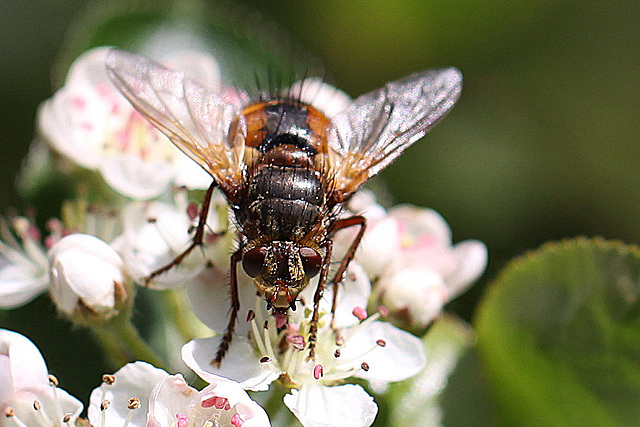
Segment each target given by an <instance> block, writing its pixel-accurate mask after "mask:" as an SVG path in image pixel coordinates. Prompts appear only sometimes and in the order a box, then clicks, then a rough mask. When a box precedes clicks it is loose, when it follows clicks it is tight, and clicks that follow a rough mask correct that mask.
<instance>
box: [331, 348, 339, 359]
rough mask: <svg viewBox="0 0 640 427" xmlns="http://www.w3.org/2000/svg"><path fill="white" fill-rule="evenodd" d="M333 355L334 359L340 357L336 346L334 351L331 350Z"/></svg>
mask: <svg viewBox="0 0 640 427" xmlns="http://www.w3.org/2000/svg"><path fill="white" fill-rule="evenodd" d="M333 357H335V358H336V359H337V358H338V357H340V349H339V348H336V351H334V352H333Z"/></svg>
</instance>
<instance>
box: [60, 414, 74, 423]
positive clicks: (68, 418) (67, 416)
mask: <svg viewBox="0 0 640 427" xmlns="http://www.w3.org/2000/svg"><path fill="white" fill-rule="evenodd" d="M71 417H72V414H65V415H64V417H62V422H63V423H65V424H66V423H68V422H69V421H71Z"/></svg>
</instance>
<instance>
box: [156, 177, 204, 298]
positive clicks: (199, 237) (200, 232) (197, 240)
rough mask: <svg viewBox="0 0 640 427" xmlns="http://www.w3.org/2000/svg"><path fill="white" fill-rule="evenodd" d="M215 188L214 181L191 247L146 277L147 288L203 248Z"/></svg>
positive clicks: (201, 211)
mask: <svg viewBox="0 0 640 427" xmlns="http://www.w3.org/2000/svg"><path fill="white" fill-rule="evenodd" d="M214 188H216V182H215V181H213V183H211V185H210V186H209V189H208V190H207V193H206V194H205V196H204V200H203V201H202V208H201V210H200V219H199V220H198V226H197V228H196V234H195V235H194V236H193V239H192V240H191V244H190V245H189V247H188V248H187V249H186V250H185V251H184V252H182V253H181V254H180V255H178V256H177V257H175V258H174V259H173V261H171V262H170V263H169V264H167V265H165V266H163V267H160V268H159V269H157V270H155V271H154V272H152V273H151V274H150V275H148V276H147V277H145V278H144V284H145V286H148V285H149V283H150V282H151V281H152V280H153V279H154V278H155V277H158V276H159V275H161V274H162V273H165V272H167V271H169V270H170V269H172V268H173V267H175V266H177V265H178V264H180V263H181V262H182V260H183V259H185V258H186V256H187V255H189V254H190V253H191V251H192V250H193V249H194V248H195V247H196V246H201V245H202V242H203V241H204V231H205V227H206V224H207V215H208V214H209V207H210V206H211V197H212V195H213V189H214Z"/></svg>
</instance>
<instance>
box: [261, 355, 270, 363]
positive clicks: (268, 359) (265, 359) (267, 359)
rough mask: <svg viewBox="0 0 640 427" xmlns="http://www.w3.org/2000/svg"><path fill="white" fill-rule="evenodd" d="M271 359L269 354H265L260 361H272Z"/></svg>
mask: <svg viewBox="0 0 640 427" xmlns="http://www.w3.org/2000/svg"><path fill="white" fill-rule="evenodd" d="M270 361H271V359H270V358H269V356H264V357H261V358H260V363H267V362H270Z"/></svg>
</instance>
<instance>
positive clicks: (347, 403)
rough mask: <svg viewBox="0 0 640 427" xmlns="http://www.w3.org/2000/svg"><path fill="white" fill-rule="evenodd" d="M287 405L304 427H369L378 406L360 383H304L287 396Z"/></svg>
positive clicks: (285, 398) (285, 400)
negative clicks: (334, 384) (326, 384)
mask: <svg viewBox="0 0 640 427" xmlns="http://www.w3.org/2000/svg"><path fill="white" fill-rule="evenodd" d="M284 404H285V405H287V407H288V408H289V409H291V412H293V413H294V415H295V416H296V417H297V418H298V420H300V422H301V423H302V425H303V426H305V427H320V426H323V427H325V426H327V427H328V426H363V427H364V426H370V425H371V424H373V421H374V420H375V418H376V414H377V413H378V405H376V403H375V402H374V401H373V398H372V397H371V396H369V394H367V392H366V391H365V390H364V389H363V388H362V387H361V386H359V385H353V384H347V385H342V386H336V387H325V386H323V385H321V384H310V385H304V386H303V387H302V388H301V389H300V391H298V390H296V389H293V390H291V394H287V395H286V396H285V397H284Z"/></svg>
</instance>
